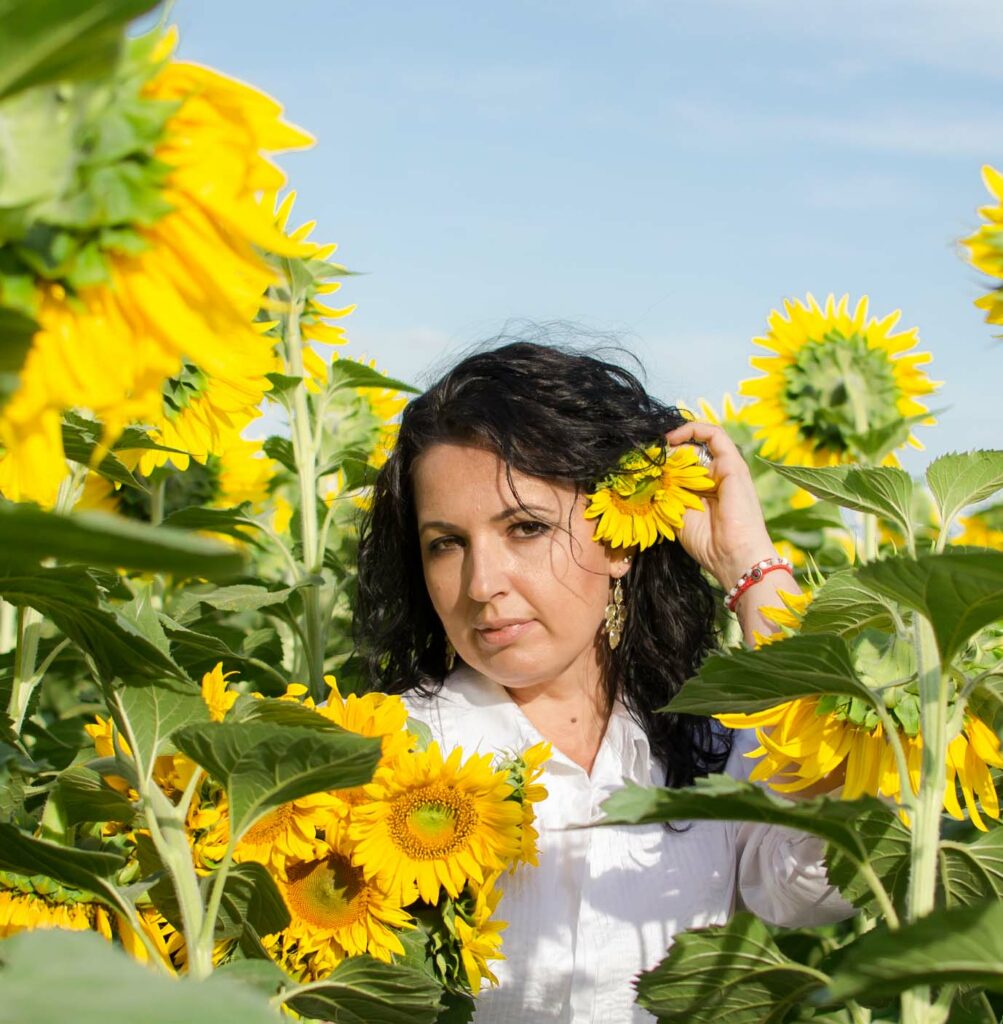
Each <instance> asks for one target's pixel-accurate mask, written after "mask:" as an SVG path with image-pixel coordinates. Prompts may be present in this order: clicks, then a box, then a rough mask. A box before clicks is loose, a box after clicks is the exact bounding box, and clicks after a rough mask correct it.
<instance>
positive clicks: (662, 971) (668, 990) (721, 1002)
mask: <svg viewBox="0 0 1003 1024" xmlns="http://www.w3.org/2000/svg"><path fill="white" fill-rule="evenodd" d="M827 980H828V979H827V977H826V975H824V974H822V973H821V972H820V971H816V970H813V969H812V968H810V967H805V966H803V965H802V964H799V963H795V962H794V961H793V960H790V959H788V958H787V957H785V956H784V955H783V954H782V953H781V952H780V950H779V949H778V948H777V945H776V943H775V942H774V941H773V939H772V938H771V937H770V933H769V931H768V930H767V927H766V925H765V924H763V922H762V921H760V920H759V919H758V918H756V917H754V916H753V915H752V914H745V913H742V914H736V915H735V917H733V918H732V920H731V921H729V922H728V924H726V925H721V926H717V927H713V928H702V929H700V930H694V931H686V932H683V933H681V934H680V935H677V936H676V937H675V940H674V941H673V944H672V948H671V949H670V950H669V955H668V956H667V957H666V958H665V959H664V960H663V961H662V962H661V963H660V964H659V965H658V966H657V967H655V968H654V969H653V970H651V971H645V972H644V973H643V974H642V975H641V976H640V978H638V981H637V1001H638V1003H639V1004H640V1005H641V1006H643V1007H644V1008H645V1009H646V1010H649V1011H650V1012H651V1013H653V1014H655V1016H657V1017H658V1019H659V1021H662V1022H665V1024H721V1022H722V1021H727V1022H728V1024H779V1022H780V1021H783V1020H784V1019H785V1018H786V1017H787V1016H788V1014H789V1013H790V1012H791V1010H792V1009H793V1008H794V1007H795V1006H796V1005H797V1004H798V1003H800V1002H801V1001H802V1000H803V999H804V998H805V997H806V996H807V995H809V994H810V993H812V992H814V991H817V990H818V989H820V988H822V987H824V985H825V984H826V982H827Z"/></svg>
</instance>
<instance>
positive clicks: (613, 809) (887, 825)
mask: <svg viewBox="0 0 1003 1024" xmlns="http://www.w3.org/2000/svg"><path fill="white" fill-rule="evenodd" d="M602 809H603V812H604V814H605V817H604V818H603V819H602V820H601V822H600V824H602V825H646V824H652V823H654V822H672V821H676V822H679V821H755V822H761V823H763V824H766V825H783V826H786V827H787V828H794V829H798V830H800V831H802V832H809V833H811V834H812V835H816V836H820V837H821V838H823V839H825V840H826V841H827V843H828V844H829V848H830V850H838V851H839V852H840V854H841V856H842V863H843V864H845V867H843V870H842V878H843V881H844V883H846V882H849V881H851V880H852V879H853V875H852V870H853V869H854V868H857V867H859V866H860V865H861V864H863V863H864V862H865V861H866V860H867V859H868V857H869V856H870V855H871V854H872V853H874V854H877V860H876V863H875V869H876V870H878V869H879V868H881V867H883V866H884V865H883V863H882V857H883V856H884V844H885V843H886V841H887V840H886V837H887V836H888V835H889V834H890V833H894V832H895V831H896V830H895V827H894V826H895V814H894V812H893V811H892V810H890V809H889V808H887V807H885V805H884V804H882V803H881V802H880V801H878V800H875V799H873V798H872V797H865V798H864V799H862V800H833V799H829V798H827V797H815V798H814V799H811V800H798V801H797V802H793V801H790V800H785V799H783V798H781V797H778V796H776V795H774V794H773V793H770V792H769V791H768V790H765V789H763V788H761V787H760V786H757V785H755V784H754V783H751V782H742V781H740V780H738V779H734V778H732V777H731V776H730V775H710V776H707V777H706V778H701V779H697V780H696V782H695V783H694V785H692V786H687V787H686V788H684V789H666V788H660V787H650V788H649V787H644V786H638V785H635V784H634V783H631V782H628V783H627V784H626V785H625V786H624V787H623V788H622V789H618V790H617V791H616V792H615V793H613V795H612V796H610V797H608V798H607V799H606V800H604V801H603V804H602ZM867 818H870V819H871V820H872V821H873V822H874V827H873V828H872V829H869V830H868V829H863V830H862V829H859V828H858V827H857V821H858V819H860V820H863V819H867ZM906 835H908V833H906ZM833 882H834V883H835V879H833ZM859 892H860V893H862V890H859Z"/></svg>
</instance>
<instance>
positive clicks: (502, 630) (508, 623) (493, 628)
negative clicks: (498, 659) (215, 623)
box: [475, 619, 535, 647]
mask: <svg viewBox="0 0 1003 1024" xmlns="http://www.w3.org/2000/svg"><path fill="white" fill-rule="evenodd" d="M534 622H535V620H534V619H518V620H504V621H500V622H497V623H492V624H491V625H488V626H477V627H476V630H475V631H476V633H477V636H478V637H479V638H480V640H481V642H482V643H485V644H488V645H489V646H491V647H504V646H505V644H510V643H512V641H514V640H518V639H519V637H521V636H522V635H523V634H524V633H525V632H526V631H527V630H529V629H531V628H532V626H533V623H534Z"/></svg>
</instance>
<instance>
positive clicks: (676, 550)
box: [355, 341, 730, 786]
mask: <svg viewBox="0 0 1003 1024" xmlns="http://www.w3.org/2000/svg"><path fill="white" fill-rule="evenodd" d="M682 422H683V417H682V415H681V414H680V413H679V411H678V409H676V408H674V407H672V406H667V405H664V404H663V403H661V402H659V401H657V400H656V399H654V398H652V397H651V396H650V395H649V394H648V393H647V392H646V391H645V389H644V387H643V386H642V385H641V383H640V382H639V381H638V380H637V378H636V377H635V376H634V375H633V374H631V373H629V372H628V371H627V370H625V369H623V368H622V367H620V366H618V365H615V364H613V363H610V362H606V361H604V360H602V359H599V358H597V357H596V356H592V355H586V354H582V353H580V352H575V351H570V350H567V349H564V348H562V347H558V346H555V345H550V344H537V343H533V342H525V341H518V342H514V343H509V344H504V345H502V346H501V347H498V348H494V349H490V350H487V351H479V352H477V353H475V354H473V355H470V356H468V357H467V358H465V359H463V360H462V361H461V362H460V363H458V364H457V365H456V366H454V367H453V368H452V369H451V370H449V371H448V372H447V373H446V374H445V376H443V377H442V378H441V379H440V380H439V381H437V382H436V383H435V384H433V385H432V386H431V387H430V388H429V389H428V390H427V391H425V393H424V394H422V395H420V396H419V397H418V398H416V399H415V400H414V401H412V402H411V403H410V404H409V405H408V406H407V407H406V409H405V410H404V414H403V417H402V421H401V426H400V434H399V436H398V438H397V442H396V445H395V447H394V450H393V453H392V454H391V455H390V457H389V458H388V460H387V462H386V463H385V465H384V466H383V467H382V469H381V470H380V472H379V474H378V476H377V479H376V484H375V489H374V494H373V501H372V505H371V508H370V510H369V512H368V514H367V515H366V517H365V519H364V521H363V524H362V530H361V536H360V543H359V573H358V601H357V606H356V616H355V630H356V641H357V645H358V654H359V656H360V657H361V658H362V659H363V660H364V662H365V663H366V664H367V666H368V669H369V677H370V680H371V682H372V684H373V685H375V686H378V687H379V688H380V689H381V690H384V691H386V692H390V693H404V692H406V691H408V690H414V689H417V690H419V691H422V692H425V693H429V692H435V691H436V690H437V689H438V688H439V686H441V684H442V681H443V678H444V677H445V675H446V664H445V658H446V654H445V634H444V632H443V628H442V625H441V623H440V622H439V619H438V616H437V615H436V613H435V611H434V610H433V608H432V602H431V600H430V598H429V596H428V593H427V591H426V589H425V585H424V574H423V571H422V563H421V549H420V546H419V540H418V531H417V517H416V511H415V503H414V489H413V483H412V472H413V467H414V464H415V460H416V459H417V458H418V457H419V456H420V455H421V454H422V453H423V452H425V451H427V450H428V449H429V448H430V447H432V446H433V445H436V444H443V443H445V444H449V443H461V444H472V445H477V446H479V447H482V448H485V449H487V450H489V451H492V452H494V453H496V454H497V455H498V456H499V457H500V458H501V459H502V460H503V461H504V462H505V463H506V465H507V466H508V468H509V473H510V474H511V472H512V470H518V471H519V472H522V473H526V474H528V475H530V476H535V477H541V478H544V479H551V480H556V481H562V482H565V483H569V484H572V485H573V486H574V487H575V488H576V490H577V491H578V492H579V493H582V492H584V491H587V490H590V489H592V488H593V487H594V485H595V484H596V482H597V481H598V480H599V479H600V478H601V477H603V476H604V475H605V474H607V473H608V472H609V471H610V470H611V469H613V468H614V467H615V466H616V464H617V461H618V459H619V458H620V456H621V455H623V454H624V452H626V451H627V450H628V449H631V448H643V447H645V446H648V445H651V444H652V443H653V442H655V441H657V440H659V439H660V438H661V437H662V436H663V435H664V434H665V433H666V431H668V430H671V429H672V428H673V427H677V426H679V425H680V424H681V423H682ZM509 483H510V484H511V483H512V480H511V475H510V477H509ZM513 493H515V488H514V487H513ZM516 497H517V499H518V495H516ZM624 585H625V590H626V592H627V596H628V603H629V611H628V615H627V623H626V627H625V630H624V633H623V638H622V640H621V642H620V645H619V647H617V649H616V650H615V651H610V650H609V646H608V644H606V643H599V644H598V650H599V651H601V652H602V653H601V654H600V664H601V668H602V674H603V685H604V691H605V697H606V700H607V704H608V708H610V709H611V708H612V705H613V701H614V700H615V699H616V698H619V699H620V700H622V701H623V703H624V705H625V706H626V708H627V710H628V711H629V712H630V714H631V715H633V716H634V718H635V720H636V721H637V722H638V723H639V724H640V726H641V727H642V728H643V729H644V731H645V733H646V735H647V736H648V739H649V742H650V744H651V747H652V750H653V752H654V753H655V755H656V756H657V757H658V759H659V761H660V762H661V763H662V764H664V765H665V769H666V784H667V785H669V786H685V785H689V784H690V783H692V781H693V780H694V778H696V777H697V776H699V775H704V774H707V773H708V772H712V771H720V770H721V769H722V768H723V767H724V763H725V761H726V760H727V756H728V752H729V748H730V739H729V736H728V735H726V734H724V733H722V731H721V730H719V729H717V728H716V727H714V726H713V725H712V723H711V720H710V719H707V718H702V717H696V716H691V715H681V714H672V713H662V712H660V710H659V709H661V708H663V707H664V706H665V704H667V703H668V701H669V700H670V699H671V698H672V697H673V696H674V695H675V694H676V693H677V692H678V690H679V687H680V686H681V685H682V683H683V681H684V680H686V679H687V678H688V677H689V676H691V675H693V674H694V673H695V672H696V670H697V668H698V667H699V665H700V662H701V661H702V660H703V658H704V656H705V655H706V653H707V652H708V650H710V649H711V648H712V647H714V646H715V645H716V643H717V636H716V630H715V626H714V621H715V620H714V598H713V592H712V590H711V587H710V585H709V584H708V583H707V581H706V580H705V579H704V577H703V575H702V573H701V571H700V568H699V566H698V565H697V564H696V562H695V561H694V560H693V559H692V558H690V556H689V555H688V554H687V553H686V552H685V551H684V550H683V548H682V547H681V546H680V545H679V544H678V543H676V542H669V541H662V542H661V543H659V544H656V545H654V546H653V547H650V548H648V549H647V550H645V551H643V552H640V553H639V554H637V555H636V556H635V558H634V559H633V562H632V564H631V567H630V570H629V572H628V573H627V575H626V577H625V578H624ZM597 639H598V637H597Z"/></svg>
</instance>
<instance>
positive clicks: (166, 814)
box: [109, 694, 212, 981]
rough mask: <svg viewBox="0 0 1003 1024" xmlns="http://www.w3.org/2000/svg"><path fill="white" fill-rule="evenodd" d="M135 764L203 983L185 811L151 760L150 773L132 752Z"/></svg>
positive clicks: (131, 739) (197, 898)
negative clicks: (158, 778) (171, 797)
mask: <svg viewBox="0 0 1003 1024" xmlns="http://www.w3.org/2000/svg"><path fill="white" fill-rule="evenodd" d="M112 703H114V704H115V710H116V711H117V715H116V721H119V722H121V723H122V728H123V732H124V733H125V739H126V742H127V743H128V744H129V749H130V750H132V751H134V752H135V751H138V750H140V749H141V747H140V744H139V743H138V741H137V738H136V734H135V732H134V730H133V729H132V725H131V723H130V721H129V718H128V716H127V715H126V714H125V712H124V710H123V708H122V704H121V701H119V700H118V696H117V694H116V695H114V696H113V697H112V698H111V700H109V705H111V704H112ZM133 765H134V766H135V769H136V772H135V774H136V789H137V792H138V793H139V800H140V806H141V808H142V811H143V819H144V821H145V822H146V826H147V828H148V829H149V832H150V839H151V841H152V842H153V845H154V848H155V849H156V851H157V855H158V856H159V857H160V862H161V863H162V864H163V865H164V868H165V869H166V870H167V873H168V875H169V876H170V878H171V883H172V885H173V887H174V895H175V896H176V897H177V900H178V909H179V911H180V913H181V929H182V931H183V932H184V937H185V947H186V949H187V952H188V974H189V976H190V977H192V978H194V979H196V981H200V980H202V979H204V978H208V977H209V975H210V974H211V973H212V947H211V946H210V948H209V949H208V951H206V950H204V949H203V948H202V945H201V943H200V942H199V936H200V935H201V932H202V922H203V918H204V910H203V907H202V892H201V889H200V888H199V879H198V875H197V874H196V872H195V864H194V862H193V861H192V852H191V848H190V847H189V845H188V836H187V832H186V830H185V821H184V812H183V811H181V810H180V809H179V808H178V807H175V806H174V804H172V803H171V801H170V800H168V799H167V797H166V795H165V794H164V792H163V791H162V790H161V788H160V786H158V785H157V783H156V782H154V781H153V778H152V774H153V772H152V768H153V761H152V759H151V762H150V770H149V771H143V770H142V767H143V766H142V765H141V764H140V763H139V760H138V759H137V758H136V755H135V753H133Z"/></svg>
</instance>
